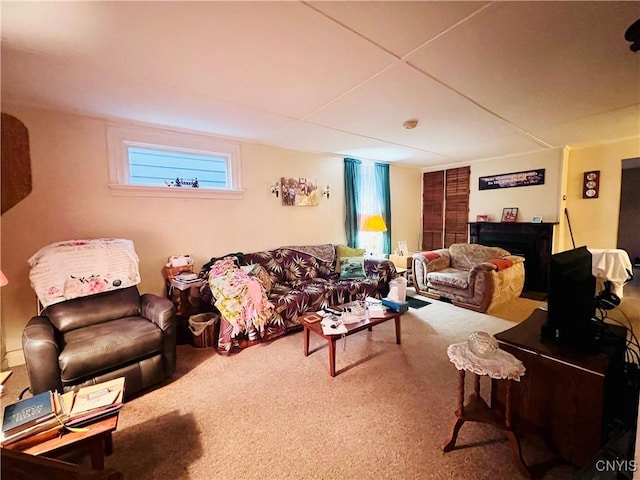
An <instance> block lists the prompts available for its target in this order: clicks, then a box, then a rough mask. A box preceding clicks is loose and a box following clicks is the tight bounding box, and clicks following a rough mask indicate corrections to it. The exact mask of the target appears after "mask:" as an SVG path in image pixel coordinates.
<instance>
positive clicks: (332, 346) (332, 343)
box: [329, 335, 336, 377]
mask: <svg viewBox="0 0 640 480" xmlns="http://www.w3.org/2000/svg"><path fill="white" fill-rule="evenodd" d="M329 374H330V375H331V376H332V377H335V376H336V335H333V336H332V337H331V338H330V339H329Z"/></svg>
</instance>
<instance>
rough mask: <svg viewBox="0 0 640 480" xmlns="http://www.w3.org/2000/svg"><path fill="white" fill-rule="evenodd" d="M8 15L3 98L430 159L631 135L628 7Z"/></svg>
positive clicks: (633, 7) (53, 9) (235, 8)
mask: <svg viewBox="0 0 640 480" xmlns="http://www.w3.org/2000/svg"><path fill="white" fill-rule="evenodd" d="M1 8H2V11H1V14H2V40H1V53H2V59H1V60H2V102H8V103H15V104H21V105H33V106H46V107H50V108H56V109H63V110H66V111H72V112H76V113H81V114H88V115H91V116H99V117H105V118H109V119H121V120H129V121H136V122H144V123H150V124H157V125H161V126H168V127H172V128H180V129H186V130H191V131H199V132H206V133H211V134H216V135H221V136H227V137H233V138H237V139H240V140H244V141H249V142H257V143H261V144H266V145H274V146H279V147H283V148H289V149H294V150H301V151H309V152H318V153H329V154H335V155H339V156H351V157H356V158H362V159H375V160H382V161H391V162H398V163H402V164H409V165H416V166H423V167H431V166H434V165H444V164H452V163H459V162H467V161H470V160H475V159H482V158H490V157H497V156H505V155H512V154H518V153H523V152H530V151H536V150H540V149H545V148H553V147H558V146H564V145H569V146H573V147H577V146H582V145H589V144H598V143H604V142H609V141H614V140H619V139H624V138H630V137H637V136H640V52H638V53H633V52H632V51H631V50H630V49H629V42H627V41H626V40H625V39H624V33H625V31H626V29H627V28H628V26H629V25H631V24H632V23H633V22H634V21H635V20H637V19H638V18H640V2H638V1H635V2H631V1H627V2H611V1H602V2H597V1H592V2H574V1H566V2H565V1H553V2H478V1H471V2H459V1H456V2H440V1H412V2H396V1H389V2H386V1H355V2H349V1H336V2H325V1H319V2H299V1H282V2H267V1H262V2H248V1H236V2H218V1H209V2H89V1H85V2H7V1H2V3H1ZM408 119H418V120H419V124H418V127H417V128H415V129H413V130H406V129H404V128H403V127H402V123H403V122H404V121H405V120H408Z"/></svg>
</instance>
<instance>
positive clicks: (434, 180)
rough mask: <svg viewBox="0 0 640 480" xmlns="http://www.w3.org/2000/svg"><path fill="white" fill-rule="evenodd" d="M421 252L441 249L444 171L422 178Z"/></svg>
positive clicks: (430, 173) (426, 174) (425, 175)
mask: <svg viewBox="0 0 640 480" xmlns="http://www.w3.org/2000/svg"><path fill="white" fill-rule="evenodd" d="M422 184H423V188H422V250H433V249H436V248H442V234H443V227H444V225H443V218H442V214H443V211H444V171H439V172H429V173H425V174H424V175H423V177H422Z"/></svg>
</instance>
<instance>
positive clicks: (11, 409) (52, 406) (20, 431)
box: [0, 391, 68, 446]
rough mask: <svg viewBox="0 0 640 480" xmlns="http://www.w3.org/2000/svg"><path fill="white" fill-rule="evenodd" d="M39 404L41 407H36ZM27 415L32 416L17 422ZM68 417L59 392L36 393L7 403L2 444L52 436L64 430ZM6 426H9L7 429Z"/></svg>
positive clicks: (0, 439)
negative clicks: (45, 412) (17, 419)
mask: <svg viewBox="0 0 640 480" xmlns="http://www.w3.org/2000/svg"><path fill="white" fill-rule="evenodd" d="M38 404H39V405H40V407H34V406H35V405H38ZM27 409H28V410H27ZM23 411H24V412H25V414H21V413H18V415H17V417H16V416H15V413H16V412H23ZM27 411H28V412H32V413H30V414H28V413H26V412H27ZM36 411H39V412H43V411H48V413H47V414H36V413H33V412H36ZM25 415H26V416H29V417H31V418H29V419H28V420H26V421H19V422H18V423H19V424H15V422H16V420H14V419H15V418H21V419H23V420H24V419H25ZM67 418H68V416H67V413H66V411H65V409H64V406H63V403H62V400H61V398H60V394H59V393H58V392H51V391H47V392H43V393H40V394H37V395H34V396H33V397H29V398H25V399H23V400H19V401H17V402H15V403H14V404H11V405H7V406H6V407H5V409H4V413H3V431H2V437H0V444H1V445H3V446H6V445H10V444H17V443H21V444H22V443H25V442H29V441H31V440H33V439H34V438H38V439H45V438H50V437H51V436H54V435H56V434H57V432H59V431H60V430H62V428H63V427H64V422H65V421H66V419H67ZM5 422H6V423H5ZM5 426H6V427H7V428H6V429H5Z"/></svg>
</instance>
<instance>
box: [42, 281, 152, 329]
mask: <svg viewBox="0 0 640 480" xmlns="http://www.w3.org/2000/svg"><path fill="white" fill-rule="evenodd" d="M42 315H43V316H46V317H49V321H51V323H52V324H53V325H54V326H55V327H56V328H57V329H58V330H60V331H61V332H68V331H70V330H73V329H76V328H83V327H88V326H90V325H95V324H97V323H102V322H108V321H110V320H114V319H117V318H123V317H133V316H137V315H140V292H138V288H137V287H135V286H134V287H129V288H123V289H120V290H115V291H112V292H106V293H99V294H96V295H91V296H88V297H80V298H74V299H73V300H67V301H66V302H62V303H56V304H55V305H51V306H50V307H48V308H47V309H46V310H44V311H43V312H42Z"/></svg>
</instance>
